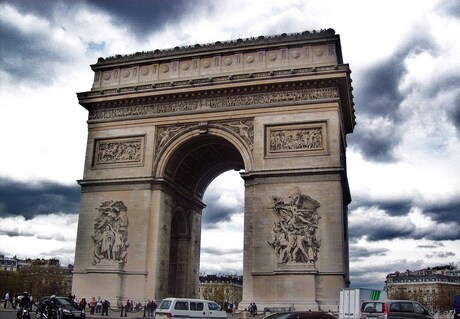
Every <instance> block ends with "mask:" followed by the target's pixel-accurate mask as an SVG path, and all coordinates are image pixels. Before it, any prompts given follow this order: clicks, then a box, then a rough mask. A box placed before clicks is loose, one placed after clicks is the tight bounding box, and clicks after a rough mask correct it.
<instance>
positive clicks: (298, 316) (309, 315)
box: [264, 311, 336, 319]
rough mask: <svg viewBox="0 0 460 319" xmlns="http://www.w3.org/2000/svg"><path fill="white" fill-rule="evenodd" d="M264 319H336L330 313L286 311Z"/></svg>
mask: <svg viewBox="0 0 460 319" xmlns="http://www.w3.org/2000/svg"><path fill="white" fill-rule="evenodd" d="M264 319H336V317H335V316H334V315H333V314H332V313H328V312H322V311H288V312H277V313H272V314H270V315H268V316H266V317H265V318H264Z"/></svg>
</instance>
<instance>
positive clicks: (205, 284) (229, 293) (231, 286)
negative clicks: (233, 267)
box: [199, 275, 243, 306]
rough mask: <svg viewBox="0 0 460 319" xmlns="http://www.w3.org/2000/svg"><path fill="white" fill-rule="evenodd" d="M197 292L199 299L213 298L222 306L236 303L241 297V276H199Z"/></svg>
mask: <svg viewBox="0 0 460 319" xmlns="http://www.w3.org/2000/svg"><path fill="white" fill-rule="evenodd" d="M199 294H200V298H201V299H208V300H213V301H215V302H217V303H219V304H221V305H223V306H225V305H227V306H229V305H231V304H233V303H235V304H238V303H239V302H240V301H241V300H242V299H243V276H236V275H235V276H233V275H222V276H218V275H203V276H200V285H199Z"/></svg>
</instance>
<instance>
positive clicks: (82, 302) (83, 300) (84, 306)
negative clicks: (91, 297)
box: [80, 298, 86, 311]
mask: <svg viewBox="0 0 460 319" xmlns="http://www.w3.org/2000/svg"><path fill="white" fill-rule="evenodd" d="M80 307H81V308H82V309H83V310H84V311H86V298H81V300H80Z"/></svg>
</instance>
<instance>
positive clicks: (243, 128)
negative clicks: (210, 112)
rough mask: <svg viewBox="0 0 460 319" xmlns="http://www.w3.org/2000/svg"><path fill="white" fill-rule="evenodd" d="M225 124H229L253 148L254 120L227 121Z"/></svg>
mask: <svg viewBox="0 0 460 319" xmlns="http://www.w3.org/2000/svg"><path fill="white" fill-rule="evenodd" d="M223 124H224V125H226V126H229V127H230V129H231V130H233V131H234V132H236V133H237V134H238V135H239V136H240V137H241V138H242V139H243V140H244V141H245V142H246V143H247V144H248V145H249V147H250V148H251V149H252V147H253V143H254V121H253V120H238V121H233V122H226V123H223Z"/></svg>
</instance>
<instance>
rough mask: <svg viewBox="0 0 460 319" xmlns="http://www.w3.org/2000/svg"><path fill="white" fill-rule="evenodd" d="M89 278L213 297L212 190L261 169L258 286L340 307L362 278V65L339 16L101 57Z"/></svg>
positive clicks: (92, 111) (252, 285)
mask: <svg viewBox="0 0 460 319" xmlns="http://www.w3.org/2000/svg"><path fill="white" fill-rule="evenodd" d="M91 68H92V70H93V71H94V82H93V85H92V88H91V90H90V91H87V92H82V93H78V99H79V103H80V104H81V105H82V106H83V107H84V108H86V109H87V110H88V113H89V115H88V122H87V124H88V141H87V150H86V159H85V169H84V174H83V179H81V180H79V181H78V182H79V184H80V186H81V208H80V217H79V224H78V233H77V245H76V253H75V268H74V275H73V287H72V288H73V292H74V293H75V294H76V295H77V296H80V297H86V298H88V297H92V296H101V297H102V298H106V299H108V300H109V301H110V302H111V303H112V305H114V304H115V305H116V304H119V305H120V304H121V303H125V302H126V299H131V300H139V301H145V300H147V299H155V300H157V301H159V300H161V299H163V298H165V297H197V296H198V276H199V260H200V257H199V256H200V235H201V213H202V210H203V208H204V207H205V204H206V203H203V202H202V199H203V194H204V192H205V190H206V188H207V186H208V185H209V184H210V182H211V181H212V180H213V179H214V178H215V177H217V176H218V175H219V174H221V173H222V172H225V171H227V170H237V171H239V172H240V175H241V177H242V178H243V179H244V183H245V208H244V256H243V259H244V260H243V301H242V302H241V303H240V305H239V306H240V308H245V307H247V305H248V304H249V303H250V302H255V303H256V304H257V305H258V307H259V309H263V307H287V306H292V305H294V307H295V309H297V310H300V309H311V310H324V311H328V310H331V311H336V310H337V309H338V299H339V291H340V289H341V288H344V287H346V286H347V283H348V280H349V269H348V259H349V256H348V233H347V206H348V204H349V202H350V200H351V197H350V193H349V187H348V182H347V174H346V160H345V151H346V146H347V141H346V135H347V134H348V133H351V132H352V131H353V128H354V125H355V117H354V108H353V101H352V100H353V96H352V87H351V79H350V73H351V72H350V70H349V67H348V65H347V64H344V63H343V61H342V54H341V45H340V38H339V35H337V34H335V31H334V30H332V29H328V30H321V31H312V32H309V31H306V32H303V33H295V34H281V35H276V36H259V37H256V38H249V39H237V40H233V41H218V42H215V43H211V44H196V45H192V46H186V47H175V48H173V49H167V50H155V51H151V52H137V53H134V54H130V55H116V56H113V57H108V58H100V59H99V60H98V61H97V63H96V64H94V65H91Z"/></svg>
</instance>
